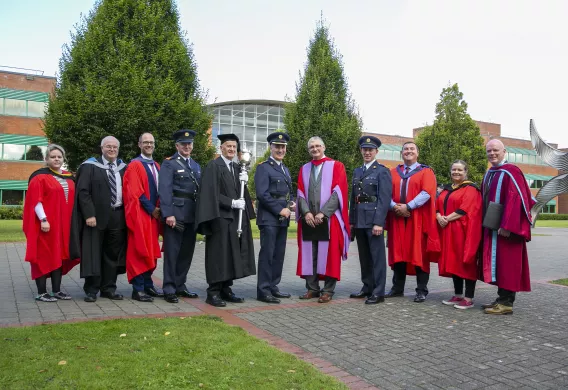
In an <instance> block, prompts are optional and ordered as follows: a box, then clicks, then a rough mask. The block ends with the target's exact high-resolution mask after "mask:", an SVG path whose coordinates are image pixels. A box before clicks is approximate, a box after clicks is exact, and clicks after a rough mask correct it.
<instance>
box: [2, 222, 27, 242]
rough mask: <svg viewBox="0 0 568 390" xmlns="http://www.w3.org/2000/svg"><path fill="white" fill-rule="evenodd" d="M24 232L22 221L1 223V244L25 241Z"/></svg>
mask: <svg viewBox="0 0 568 390" xmlns="http://www.w3.org/2000/svg"><path fill="white" fill-rule="evenodd" d="M25 240H26V236H25V235H24V232H23V231H22V220H4V221H0V242H16V241H25Z"/></svg>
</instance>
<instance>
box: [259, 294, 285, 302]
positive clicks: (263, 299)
mask: <svg viewBox="0 0 568 390" xmlns="http://www.w3.org/2000/svg"><path fill="white" fill-rule="evenodd" d="M256 299H258V300H259V301H261V302H266V303H280V299H278V298H276V297H273V296H272V295H265V296H264V297H258V298H256Z"/></svg>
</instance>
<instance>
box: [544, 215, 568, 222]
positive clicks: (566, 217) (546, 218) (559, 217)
mask: <svg viewBox="0 0 568 390" xmlns="http://www.w3.org/2000/svg"><path fill="white" fill-rule="evenodd" d="M538 219H540V220H541V221H553V220H556V221H558V220H568V214H542V213H541V214H539V215H538Z"/></svg>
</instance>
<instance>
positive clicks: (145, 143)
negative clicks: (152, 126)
mask: <svg viewBox="0 0 568 390" xmlns="http://www.w3.org/2000/svg"><path fill="white" fill-rule="evenodd" d="M155 144H156V143H155V142H154V141H142V145H144V146H154V145H155Z"/></svg>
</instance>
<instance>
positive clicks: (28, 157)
mask: <svg viewBox="0 0 568 390" xmlns="http://www.w3.org/2000/svg"><path fill="white" fill-rule="evenodd" d="M46 150H47V146H38V145H14V144H9V143H0V160H5V161H43V160H44V158H45V152H46Z"/></svg>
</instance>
